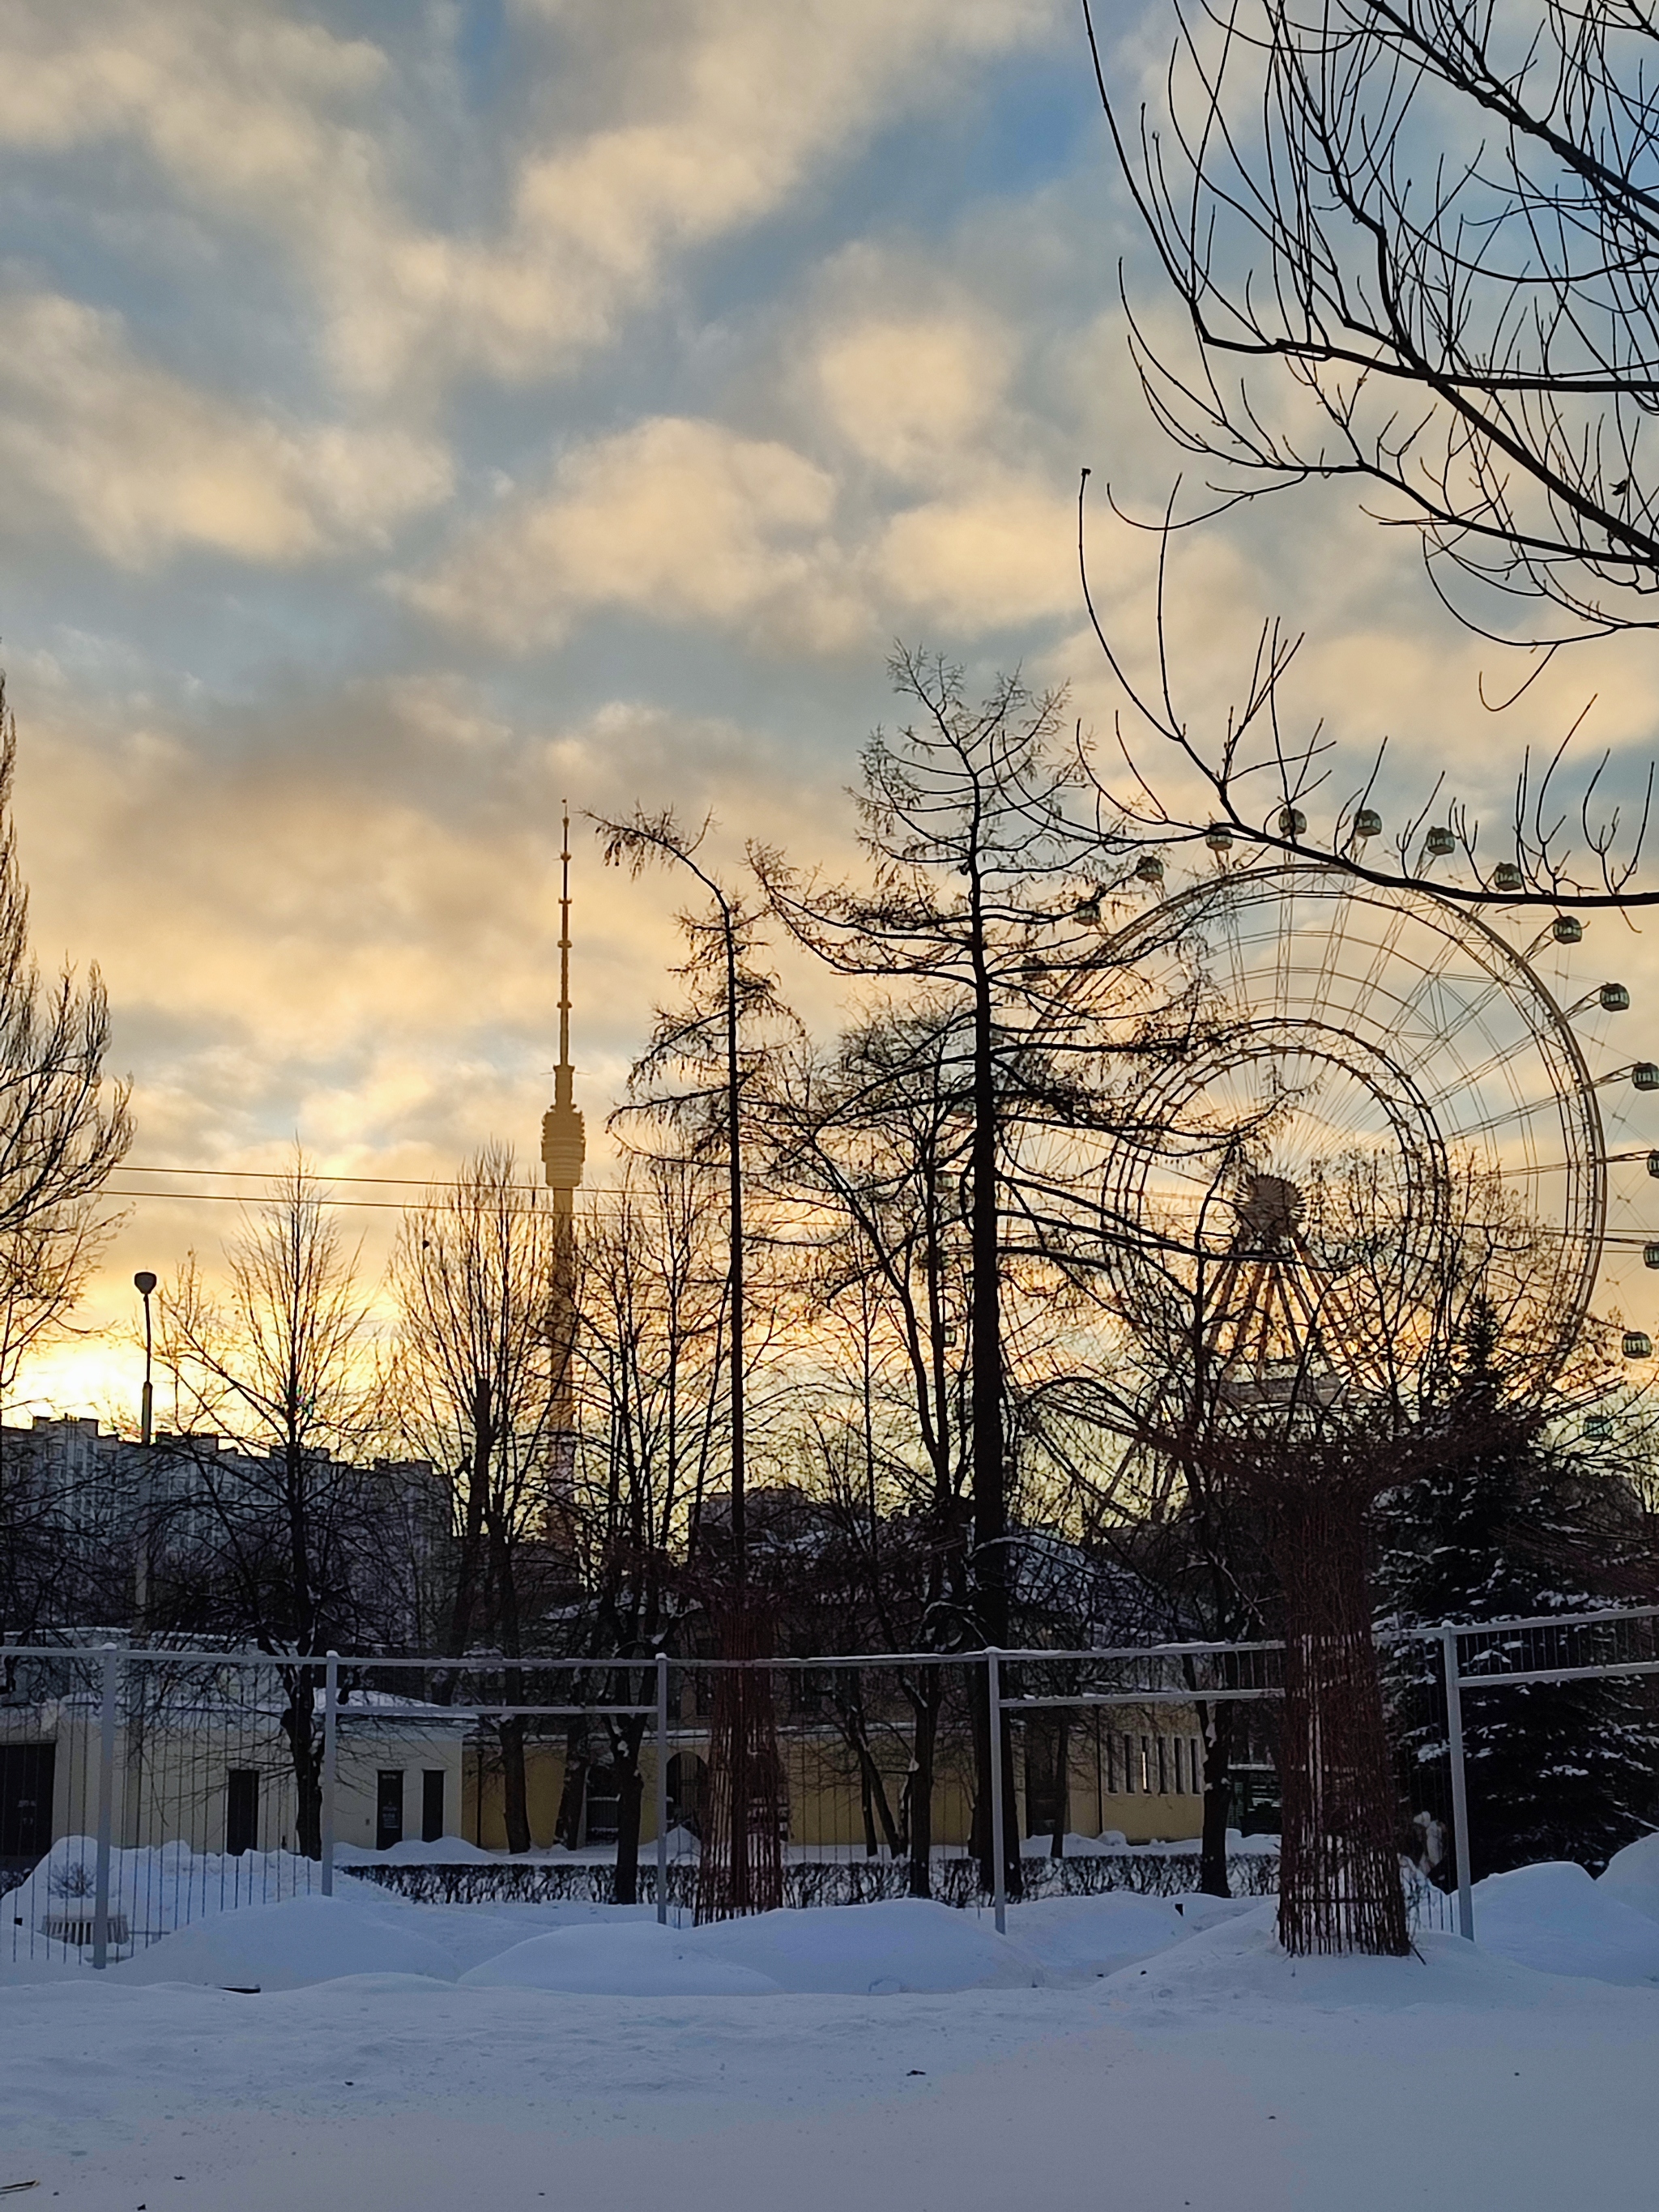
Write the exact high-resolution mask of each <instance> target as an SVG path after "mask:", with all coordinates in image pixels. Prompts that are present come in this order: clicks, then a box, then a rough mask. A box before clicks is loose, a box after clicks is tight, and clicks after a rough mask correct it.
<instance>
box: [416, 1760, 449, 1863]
mask: <svg viewBox="0 0 1659 2212" xmlns="http://www.w3.org/2000/svg"><path fill="white" fill-rule="evenodd" d="M444 1780H445V1777H444V1771H443V1769H442V1767H441V1766H428V1768H427V1770H426V1771H425V1773H424V1774H422V1777H421V1841H422V1843H423V1844H435V1843H436V1842H437V1840H438V1838H440V1837H441V1835H442V1834H443V1832H444Z"/></svg>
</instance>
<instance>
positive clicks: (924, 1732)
mask: <svg viewBox="0 0 1659 2212" xmlns="http://www.w3.org/2000/svg"><path fill="white" fill-rule="evenodd" d="M942 1675H943V1669H942V1668H938V1667H930V1668H928V1669H927V1674H925V1675H924V1676H923V1678H922V1679H923V1684H924V1687H923V1688H922V1689H921V1691H919V1692H918V1691H915V1690H911V1691H909V1692H908V1696H909V1699H910V1705H911V1708H912V1710H913V1711H914V1712H915V1729H914V1730H913V1732H912V1735H911V1739H910V1741H911V1751H910V1771H909V1773H908V1776H907V1777H906V1778H905V1784H904V1789H905V1808H904V1809H905V1826H906V1827H907V1828H908V1832H909V1839H910V1880H909V1883H908V1891H909V1894H910V1895H911V1896H912V1897H931V1896H932V1895H933V1768H934V1765H935V1761H936V1759H937V1756H938V1749H939V1700H940V1699H941V1697H942V1696H943V1694H944V1683H943V1680H942Z"/></svg>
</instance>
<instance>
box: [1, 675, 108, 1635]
mask: <svg viewBox="0 0 1659 2212" xmlns="http://www.w3.org/2000/svg"><path fill="white" fill-rule="evenodd" d="M16 756H17V732H16V726H15V723H14V721H13V720H12V718H11V716H10V714H9V713H8V712H7V710H6V705H5V692H4V685H3V681H0V1391H9V1390H11V1389H13V1388H14V1387H15V1383H16V1379H17V1375H18V1370H19V1368H20V1366H21V1364H22V1362H23V1360H24V1358H26V1357H27V1354H28V1353H29V1352H31V1351H32V1350H33V1348H34V1346H36V1345H37V1344H39V1343H40V1341H41V1340H43V1339H44V1338H45V1337H46V1336H48V1335H49V1334H51V1333H52V1332H53V1331H54V1330H56V1329H58V1328H61V1327H62V1326H63V1324H64V1322H65V1321H66V1320H67V1317H68V1316H69V1315H70V1312H71V1311H72V1310H73V1309H74V1307H75V1305H76V1303H77V1301H78V1300H79V1297H80V1295H81V1292H82V1288H83V1287H84V1285H85V1282H86V1278H87V1274H88V1270H89V1268H90V1267H91V1266H92V1264H93V1262H94V1260H95V1259H96V1257H97V1255H98V1252H99V1250H100V1247H101V1245H102V1243H103V1241H104V1238H105V1237H106V1234H107V1232H108V1231H109V1229H110V1228H111V1227H112V1216H111V1215H110V1214H109V1213H108V1212H106V1210H105V1208H104V1204H103V1200H104V1194H105V1187H106V1183H107V1182H108V1179H109V1176H110V1174H111V1172H112V1170H114V1169H115V1168H117V1167H118V1166H119V1165H120V1163H121V1160H122V1158H123V1157H124V1156H125V1152H126V1150H127V1147H128V1145H129V1144H130V1143H131V1135H132V1124H131V1115H130V1113H129V1111H128V1090H127V1086H126V1085H125V1084H111V1083H109V1082H108V1081H106V1077H105V1073H104V1060H105V1057H106V1054H107V1052H108V1049H109V1002H108V1000H107V998H106V994H105V991H104V987H103V984H102V981H100V977H99V974H98V970H97V969H96V968H95V967H94V969H92V970H91V971H90V973H89V974H88V977H87V981H86V982H85V984H84V986H82V985H80V984H78V983H77V982H76V978H75V976H74V975H73V973H72V972H70V970H68V969H65V970H64V972H63V973H62V974H61V975H58V977H57V978H56V980H55V981H52V982H47V981H45V980H43V978H42V976H41V975H40V969H39V968H38V966H37V965H36V963H35V961H34V958H33V955H32V953H31V951H30V949H29V901H28V890H27V886H26V884H24V881H23V877H22V872H21V867H20V866H19V864H18V858H17V845H16V835H15V828H14V825H13V820H12V812H11V793H12V781H13V775H14V771H15V766H16ZM62 1523H63V1501H62V1500H61V1499H60V1498H55V1497H53V1496H52V1495H51V1494H50V1492H49V1491H47V1490H43V1488H42V1486H41V1485H40V1481H39V1480H37V1479H36V1477H35V1474H33V1471H32V1469H31V1468H30V1467H29V1466H27V1465H13V1464H11V1463H9V1459H8V1457H7V1455H5V1454H4V1453H3V1451H0V1563H3V1564H0V1577H3V1583H0V1613H3V1616H4V1618H5V1619H6V1620H8V1621H9V1622H10V1623H11V1624H12V1626H14V1627H15V1628H21V1626H23V1625H24V1623H25V1622H26V1620H31V1619H39V1618H41V1617H42V1616H43V1614H46V1613H51V1612H52V1610H53V1608H54V1607H55V1605H56V1604H57V1603H58V1601H59V1600H60V1599H63V1598H65V1597H66V1596H67V1593H66V1592H65V1591H64V1589H63V1581H64V1565H65V1564H66V1562H67V1560H68V1559H69V1556H70V1549H69V1547H68V1546H67V1544H66V1541H65V1536H66V1532H65V1530H64V1527H63V1525H62Z"/></svg>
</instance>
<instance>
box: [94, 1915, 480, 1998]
mask: <svg viewBox="0 0 1659 2212" xmlns="http://www.w3.org/2000/svg"><path fill="white" fill-rule="evenodd" d="M412 1912H413V1908H412V1907H410V1906H404V1908H403V1910H402V1911H401V1912H387V1911H384V1910H381V1909H379V1908H377V1907H376V1906H374V1905H370V1904H369V1903H368V1902H367V1901H364V1900H360V1899H357V1898H355V1897H349V1896H342V1897H322V1896H312V1897H290V1898H288V1899H284V1900H283V1903H282V1904H281V1905H247V1906H245V1907H244V1908H243V1910H242V1911H240V1912H219V1913H215V1914H214V1915H213V1916H212V1917H211V1918H210V1919H207V1920H204V1921H202V1922H200V1923H198V1924H197V1925H196V1926H195V1927H192V1928H181V1929H179V1932H178V1933H177V1934H176V1935H173V1936H165V1937H163V1939H162V1941H161V1942H159V1943H155V1944H152V1945H151V1947H150V1948H149V1949H148V1950H146V1951H141V1952H139V1954H137V1957H136V1958H132V1959H128V1960H124V1961H123V1962H122V1963H121V1964H120V1965H118V1966H112V1967H110V1968H109V1969H108V1972H109V1974H110V1976H111V1978H112V1979H114V1980H115V1981H117V1982H119V1983H123V1984H131V1983H153V1982H199V1983H204V1984H207V1985H208V1986H209V1987H210V1988H214V1989H221V1990H225V1989H232V1990H297V1989H302V1988H304V1987H305V1986H306V1984H307V1983H311V1982H325V1981H337V1980H338V1979H339V1978H341V1977H342V1976H343V1975H346V1974H421V1975H425V1976H427V1977H428V1978H430V1979H433V1980H437V1981H446V1982H449V1981H453V1980H454V1978H455V1965H454V1961H453V1959H452V1958H451V1957H450V1955H449V1954H448V1953H447V1951H445V1950H443V1949H442V1948H441V1947H440V1946H439V1945H438V1944H436V1943H435V1942H433V1941H432V1940H431V1939H430V1937H429V1936H427V1935H425V1934H424V1933H423V1932H422V1929H421V1928H420V1926H419V1923H417V1922H416V1923H413V1924H410V1919H411V1915H412Z"/></svg>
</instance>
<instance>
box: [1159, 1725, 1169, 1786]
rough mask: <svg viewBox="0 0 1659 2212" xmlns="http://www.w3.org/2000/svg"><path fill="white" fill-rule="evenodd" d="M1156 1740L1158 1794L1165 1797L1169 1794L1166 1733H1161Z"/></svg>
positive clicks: (1167, 1738)
mask: <svg viewBox="0 0 1659 2212" xmlns="http://www.w3.org/2000/svg"><path fill="white" fill-rule="evenodd" d="M1156 1741H1157V1743H1158V1796H1160V1797H1167V1796H1169V1794H1170V1739H1169V1737H1168V1736H1167V1735H1161V1736H1159V1737H1158V1738H1157V1739H1156Z"/></svg>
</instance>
